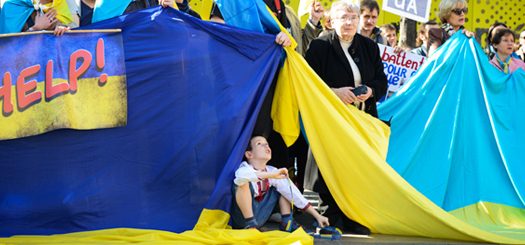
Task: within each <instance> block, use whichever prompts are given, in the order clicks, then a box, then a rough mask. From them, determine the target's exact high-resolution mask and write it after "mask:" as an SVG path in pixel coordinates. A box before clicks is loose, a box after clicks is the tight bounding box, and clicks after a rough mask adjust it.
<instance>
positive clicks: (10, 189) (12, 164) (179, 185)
mask: <svg viewBox="0 0 525 245" xmlns="http://www.w3.org/2000/svg"><path fill="white" fill-rule="evenodd" d="M159 23H162V24H159ZM89 28H97V29H108V28H111V29H113V28H119V29H122V30H123V32H122V39H123V45H124V47H123V48H122V47H118V46H112V47H111V46H109V45H108V42H105V44H106V46H105V47H106V48H105V52H106V56H105V57H106V63H105V66H104V68H103V69H102V71H99V70H98V69H96V63H95V60H96V58H95V57H92V62H83V61H81V59H78V62H77V65H76V66H72V67H76V69H72V71H73V74H77V73H79V72H77V73H75V72H74V71H75V70H79V69H81V68H82V67H81V65H82V64H86V65H87V64H91V65H90V66H89V69H87V70H86V72H85V74H84V75H82V76H81V77H82V78H90V79H87V80H86V79H84V80H83V79H80V80H79V81H78V87H77V91H76V93H71V92H68V93H66V94H64V95H62V94H61V95H57V96H58V97H55V98H54V99H52V100H51V102H54V101H56V100H60V98H65V97H73V98H74V97H75V96H80V95H81V93H91V95H92V96H94V97H93V98H91V99H92V100H94V101H92V100H89V102H92V103H100V104H101V105H104V106H107V107H113V106H117V105H115V104H113V103H114V102H113V101H108V100H105V98H104V94H105V93H106V91H105V89H108V88H109V86H113V85H112V84H111V83H112V82H114V81H112V80H111V79H110V80H108V81H107V82H106V84H105V85H104V86H100V84H99V77H100V76H101V74H103V73H107V74H108V77H111V76H110V75H117V74H123V73H119V72H123V70H119V68H118V67H122V66H123V65H124V64H125V66H126V75H127V96H128V120H127V125H126V126H125V127H117V128H108V129H98V130H83V131H80V130H55V131H52V132H49V133H46V134H42V135H37V136H33V137H25V138H19V139H14V140H5V141H0V200H1V201H0V237H5V236H11V235H21V234H32V235H38V234H40V235H43V234H47V235H49V234H57V233H68V232H76V231H86V230H98V229H106V228H116V227H128V228H143V229H158V230H166V231H175V232H182V231H186V230H188V229H192V228H193V227H194V226H195V224H196V223H197V221H198V218H199V215H200V214H201V211H202V210H203V208H210V209H220V210H224V211H227V210H229V208H230V204H231V200H232V194H231V186H232V184H233V174H234V172H235V170H236V169H237V168H238V166H239V164H240V162H241V160H242V156H243V153H244V150H245V147H246V144H247V142H248V140H249V138H250V136H251V131H252V129H253V126H254V124H255V119H256V118H257V115H258V111H259V108H260V107H261V105H262V101H263V99H264V97H265V95H266V93H267V91H268V90H269V88H270V85H271V82H272V81H273V78H274V75H275V74H276V73H277V69H278V65H279V63H280V57H281V54H282V49H281V48H280V47H279V46H277V45H276V44H275V42H274V37H273V36H271V35H266V34H259V33H254V32H250V31H242V30H238V29H235V28H232V27H229V26H225V25H217V24H214V23H209V22H203V21H200V20H197V19H195V18H193V17H191V16H188V15H186V14H184V13H181V12H179V11H177V10H174V9H173V8H161V7H156V8H150V9H146V10H143V11H139V12H136V13H133V14H130V15H128V16H127V17H126V18H115V19H111V20H106V21H102V22H98V23H96V24H94V25H92V26H90V27H89ZM75 35H78V36H75ZM90 35H94V38H88V37H90ZM101 35H106V34H76V33H73V34H69V35H66V36H64V37H55V36H52V35H33V36H17V37H11V38H9V39H8V40H9V41H10V42H9V43H6V45H2V47H4V49H5V50H8V52H10V53H9V54H10V55H9V56H7V57H13V56H14V52H15V51H14V50H21V47H19V46H17V43H19V42H20V41H21V40H26V39H27V38H28V37H31V38H34V39H35V40H33V39H31V40H33V43H34V44H33V46H35V47H40V48H39V50H42V49H45V48H46V47H49V49H51V48H52V49H57V50H58V51H57V52H58V54H60V55H59V56H62V57H64V58H65V59H68V60H69V57H70V56H71V53H74V52H75V51H76V50H78V49H81V50H85V51H83V52H84V53H87V52H89V53H91V54H92V55H94V53H95V51H96V47H97V42H98V40H99V37H104V36H101ZM39 39H49V40H48V41H49V42H47V43H45V44H41V42H40V40H39ZM86 40H93V41H86ZM254 40H256V41H254ZM66 42H67V43H66ZM29 43H31V42H29ZM59 44H60V45H59ZM8 47H9V48H8ZM24 48H27V49H29V48H31V47H28V46H25V47H24ZM112 49H118V50H119V52H122V51H124V52H125V53H124V54H125V55H124V57H125V59H123V61H122V62H121V63H120V64H115V63H114V62H113V59H115V57H111V56H112V55H113V56H117V55H116V53H114V51H113V50H112ZM41 52H42V53H45V51H41ZM86 57H87V56H86ZM121 57H122V56H121ZM19 58H20V59H22V58H24V57H23V56H22V57H19ZM45 61H47V60H45ZM110 61H111V62H112V63H110ZM38 62H39V61H38V59H37V60H32V59H30V57H27V62H25V63H23V64H34V63H37V64H38ZM6 63H7V64H9V65H11V66H12V67H14V68H12V69H18V70H13V71H12V73H13V74H14V73H19V70H22V69H23V67H17V66H16V63H15V62H12V61H10V62H7V61H6ZM44 64H45V63H44ZM53 67H54V70H55V72H54V73H53V74H65V75H66V76H65V77H64V76H58V75H55V76H54V77H62V78H67V74H68V73H66V72H63V71H68V70H70V68H69V63H65V64H62V63H61V65H60V66H59V65H56V64H55V66H53ZM114 69H117V70H114ZM59 71H60V72H61V73H60V72H59ZM117 71H118V72H117ZM38 76H40V77H37V78H35V80H38V81H44V80H45V77H44V75H43V74H39V75H38ZM61 82H62V81H61ZM58 84H61V83H58V82H57V81H56V80H55V81H54V83H53V85H55V86H56V85H58ZM70 84H71V81H69V82H68V83H67V84H66V85H67V86H68V87H69V88H70V87H71V85H70ZM64 86H65V85H64ZM83 86H90V87H88V88H86V87H83ZM39 89H40V88H39ZM35 91H42V90H35ZM28 93H30V92H28ZM42 96H44V97H42V98H45V93H43V94H42ZM82 96H83V95H82ZM103 100H104V101H103ZM40 103H48V102H47V101H45V100H44V99H42V100H41V102H40ZM68 103H73V104H74V105H78V106H79V107H83V106H86V103H87V102H80V101H79V102H76V101H72V100H71V101H68ZM103 103H105V104H103ZM31 109H32V107H29V108H28V109H26V111H25V112H27V111H28V110H31ZM15 110H17V108H16V107H13V111H14V112H13V114H12V115H11V116H13V115H15V114H14V113H19V112H18V111H15ZM85 113H86V114H85V115H84V114H75V115H77V116H78V115H82V116H86V117H88V118H86V119H83V120H91V118H92V117H96V116H97V115H98V113H99V111H90V112H85ZM51 118H52V117H51ZM12 124H16V123H12ZM9 125H11V124H9ZM223 213H224V212H223ZM220 220H221V222H222V221H223V220H226V223H227V221H228V218H226V219H220ZM226 223H224V224H221V225H222V226H223V227H225V226H226ZM252 233H253V232H252ZM259 239H260V236H259ZM2 242H7V243H11V242H10V241H3V240H2V241H0V243H2ZM25 244H27V243H25Z"/></svg>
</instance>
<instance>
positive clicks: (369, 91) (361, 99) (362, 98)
mask: <svg viewBox="0 0 525 245" xmlns="http://www.w3.org/2000/svg"><path fill="white" fill-rule="evenodd" d="M370 96H372V89H371V88H369V87H368V86H367V87H366V93H364V94H361V95H359V96H357V101H359V102H365V101H366V100H367V99H368V98H370Z"/></svg>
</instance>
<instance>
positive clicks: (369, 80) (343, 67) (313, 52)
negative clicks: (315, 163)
mask: <svg viewBox="0 0 525 245" xmlns="http://www.w3.org/2000/svg"><path fill="white" fill-rule="evenodd" d="M359 13H360V11H359V5H358V4H356V3H352V2H350V1H338V2H335V3H333V4H332V8H331V10H330V16H331V25H332V27H333V29H334V31H333V32H329V33H328V34H326V35H324V36H321V37H319V38H317V39H315V40H313V41H312V42H311V43H310V48H309V49H308V51H307V52H306V61H308V64H310V66H311V67H312V68H313V69H314V70H315V72H316V73H317V74H318V75H319V77H321V78H322V79H323V81H324V82H325V83H326V84H327V85H328V86H329V87H330V88H331V89H332V90H333V91H334V93H335V94H336V95H337V96H338V97H339V98H340V99H341V100H342V101H343V102H344V103H345V104H348V105H354V106H356V107H357V108H359V109H360V110H363V111H365V112H366V113H368V114H370V115H372V116H374V117H377V108H376V100H378V99H380V98H381V97H383V96H384V95H385V93H386V90H387V85H388V82H387V78H386V76H385V73H384V72H383V63H382V61H381V57H380V55H379V47H378V46H377V44H376V43H375V42H374V41H372V40H371V39H369V38H366V37H363V36H361V35H360V34H358V33H357V27H358V24H359ZM357 87H361V88H360V89H356V90H354V88H357ZM358 90H361V91H359V92H357V91H358ZM314 191H317V192H319V195H320V197H321V199H322V200H323V205H326V204H328V206H329V207H328V210H327V211H326V213H325V216H327V217H328V218H329V219H330V224H333V225H335V226H337V227H338V228H340V229H342V230H344V231H347V232H352V233H358V234H369V233H370V230H369V229H368V228H366V227H364V226H362V225H360V224H358V223H356V222H355V221H352V220H350V219H348V218H347V217H346V216H345V215H344V214H343V213H342V211H341V210H340V208H339V207H338V206H337V204H336V202H335V200H334V199H333V197H332V195H331V194H330V191H329V190H328V188H327V187H326V184H325V182H324V180H323V179H322V176H319V179H318V180H317V181H316V182H315V184H314Z"/></svg>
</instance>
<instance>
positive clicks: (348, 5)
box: [330, 0, 360, 16]
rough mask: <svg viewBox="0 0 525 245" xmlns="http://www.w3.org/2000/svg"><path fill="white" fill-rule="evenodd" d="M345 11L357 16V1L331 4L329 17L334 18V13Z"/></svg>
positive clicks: (350, 0) (341, 0) (348, 0)
mask: <svg viewBox="0 0 525 245" xmlns="http://www.w3.org/2000/svg"><path fill="white" fill-rule="evenodd" d="M340 10H345V11H349V12H352V13H356V14H357V15H359V13H360V8H359V2H358V1H357V0H339V1H336V2H334V3H332V7H331V8H330V16H335V12H337V11H340Z"/></svg>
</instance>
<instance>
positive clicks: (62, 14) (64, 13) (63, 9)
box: [33, 0, 73, 25]
mask: <svg viewBox="0 0 525 245" xmlns="http://www.w3.org/2000/svg"><path fill="white" fill-rule="evenodd" d="M33 2H36V1H33ZM42 5H43V6H45V7H47V8H50V7H52V8H54V9H55V10H56V11H57V19H58V20H59V21H60V22H61V23H62V24H64V25H69V24H70V23H71V22H73V16H72V15H71V11H70V10H69V6H68V4H67V1H66V0H53V1H52V2H50V3H46V4H42Z"/></svg>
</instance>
